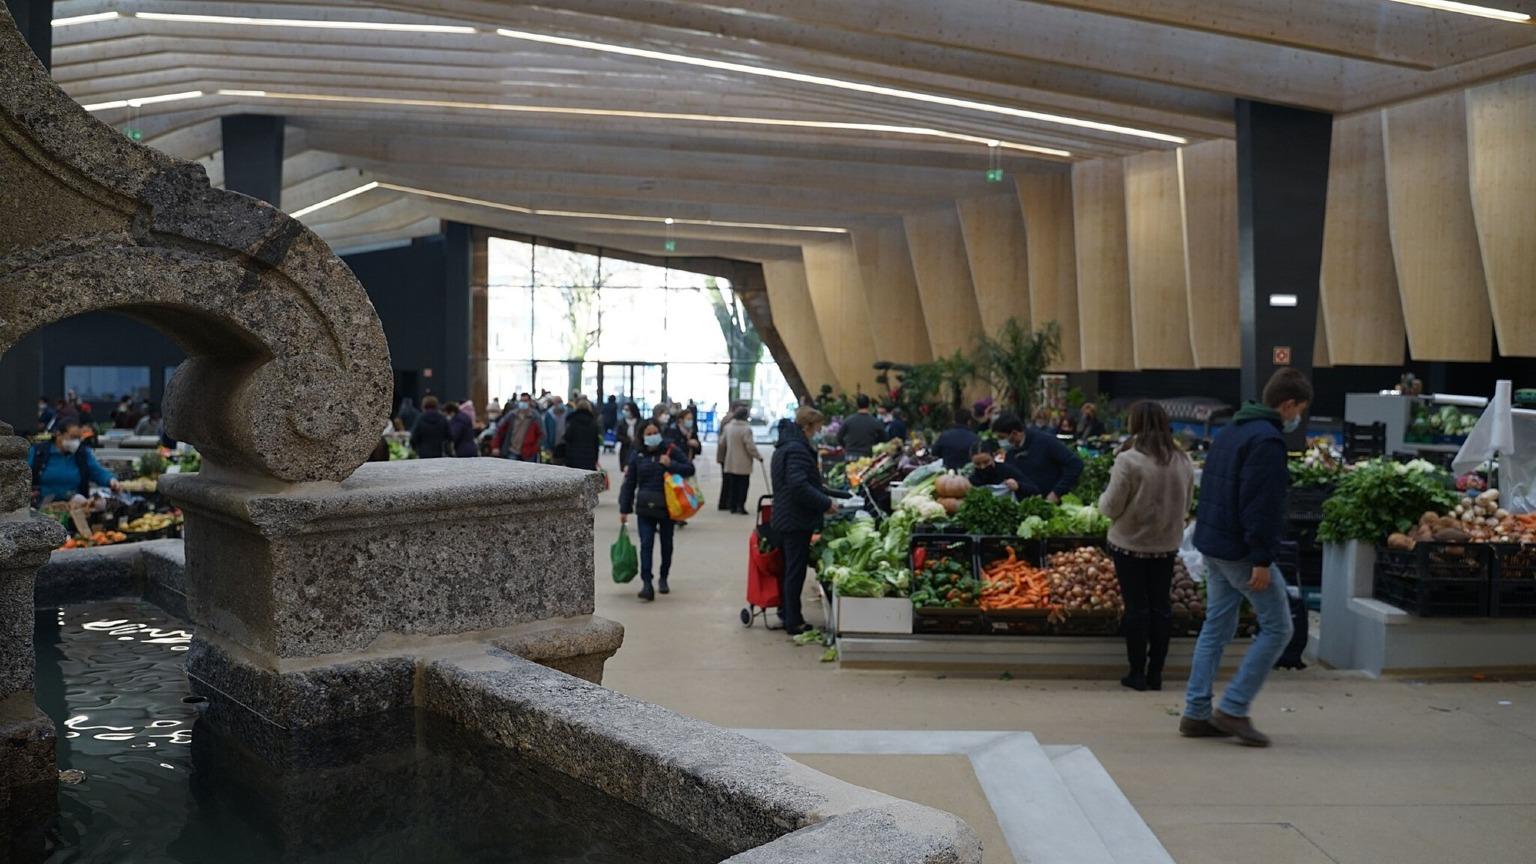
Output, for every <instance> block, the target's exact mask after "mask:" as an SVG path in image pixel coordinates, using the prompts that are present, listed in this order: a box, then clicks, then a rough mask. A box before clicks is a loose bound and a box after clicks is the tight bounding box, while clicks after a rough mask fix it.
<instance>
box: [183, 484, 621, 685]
mask: <svg viewBox="0 0 1536 864" xmlns="http://www.w3.org/2000/svg"><path fill="white" fill-rule="evenodd" d="M166 480H167V482H166V483H165V485H164V489H165V491H166V493H167V494H168V495H169V496H171V498H172V500H174V501H176V502H177V503H178V504H179V505H180V506H181V507H182V508H183V510H184V512H185V513H186V514H187V524H186V531H185V534H186V547H185V548H186V572H187V573H188V574H189V577H190V578H189V588H190V590H189V592H188V600H189V608H190V611H191V614H192V618H193V620H194V621H195V622H196V623H197V624H198V625H199V626H200V627H204V628H208V629H210V630H211V631H212V632H216V633H217V634H219V635H220V636H221V637H222V638H225V639H228V640H229V641H231V642H234V643H236V644H239V645H241V646H243V647H245V648H246V649H249V650H251V651H254V652H257V653H260V654H266V655H271V656H273V657H280V658H292V657H310V656H318V655H329V654H337V653H344V652H358V651H364V650H367V649H368V648H369V647H370V646H371V645H373V644H374V643H375V642H376V640H378V639H379V638H380V637H383V636H386V635H397V636H438V635H444V634H453V633H464V632H472V631H481V630H495V629H501V628H505V627H509V626H513V625H516V624H522V623H527V622H532V621H539V620H543V619H547V618H564V617H572V616H582V615H590V614H591V612H592V608H593V591H594V582H593V579H594V574H595V569H594V566H593V561H592V555H591V553H590V551H589V550H590V549H591V548H592V519H591V510H592V507H593V506H595V504H596V496H597V487H598V484H599V483H600V482H601V481H600V480H599V479H598V478H597V477H596V475H593V474H591V473H588V472H582V471H573V470H570V469H564V468H557V467H553V466H548V465H530V464H525V463H518V462H509V461H506V460H500V459H438V460H412V461H405V462H389V463H372V464H369V465H365V466H363V467H362V468H360V469H359V470H358V471H357V472H356V473H355V474H353V476H351V477H349V478H348V479H347V480H345V481H343V482H342V483H339V484H326V485H316V486H305V487H296V488H293V489H289V490H285V491H282V492H271V493H268V492H253V491H252V490H251V489H250V488H247V487H244V486H240V485H235V484H232V483H229V482H223V481H220V480H219V479H218V478H216V477H202V476H199V475H187V476H181V477H175V478H166Z"/></svg>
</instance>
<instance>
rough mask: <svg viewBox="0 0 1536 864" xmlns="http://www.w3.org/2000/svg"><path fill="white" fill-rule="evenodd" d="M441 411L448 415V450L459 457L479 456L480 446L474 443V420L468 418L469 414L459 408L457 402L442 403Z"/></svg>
mask: <svg viewBox="0 0 1536 864" xmlns="http://www.w3.org/2000/svg"><path fill="white" fill-rule="evenodd" d="M443 413H444V414H446V415H448V444H449V452H450V453H452V454H453V455H454V456H460V457H468V456H479V455H480V447H479V446H478V445H477V444H475V422H474V421H473V420H471V419H470V418H469V414H467V413H465V412H464V411H461V410H459V403H457V402H449V403H448V404H447V405H444V406H443Z"/></svg>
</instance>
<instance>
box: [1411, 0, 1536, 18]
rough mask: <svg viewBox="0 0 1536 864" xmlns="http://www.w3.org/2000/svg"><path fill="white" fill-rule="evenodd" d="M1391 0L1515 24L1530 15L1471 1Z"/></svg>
mask: <svg viewBox="0 0 1536 864" xmlns="http://www.w3.org/2000/svg"><path fill="white" fill-rule="evenodd" d="M1392 2H1394V3H1401V4H1403V5H1405V6H1421V7H1423V8H1425V9H1436V10H1439V11H1441V12H1458V13H1460V14H1462V15H1476V16H1477V17H1479V18H1493V19H1495V20H1497V21H1510V22H1513V23H1515V24H1524V23H1526V22H1527V21H1530V20H1531V16H1529V15H1527V14H1525V13H1524V12H1512V11H1510V10H1507V9H1493V8H1490V7H1488V6H1475V5H1473V4H1471V3H1453V2H1451V0H1392Z"/></svg>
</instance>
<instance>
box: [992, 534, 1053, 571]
mask: <svg viewBox="0 0 1536 864" xmlns="http://www.w3.org/2000/svg"><path fill="white" fill-rule="evenodd" d="M1040 545H1041V544H1040V541H1039V540H1026V539H1024V538H1023V537H1017V536H1008V535H988V536H983V537H977V538H976V575H977V576H978V577H981V574H982V571H983V570H985V569H987V565H988V564H991V563H992V562H993V561H997V560H999V559H1002V558H1007V557H1008V550H1009V549H1012V550H1013V554H1014V557H1015V558H1017V559H1018V560H1020V561H1023V562H1024V563H1025V564H1028V565H1030V566H1031V567H1035V566H1039V564H1040ZM982 578H985V577H982Z"/></svg>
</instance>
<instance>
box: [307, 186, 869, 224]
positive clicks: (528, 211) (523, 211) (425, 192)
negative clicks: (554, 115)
mask: <svg viewBox="0 0 1536 864" xmlns="http://www.w3.org/2000/svg"><path fill="white" fill-rule="evenodd" d="M374 189H386V190H389V191H391V192H401V193H404V194H407V195H420V196H422V197H423V198H435V199H437V200H439V201H452V202H453V203H455V204H471V205H474V206H476V207H489V208H492V209H494V210H504V211H506V212H508V213H517V214H519V215H522V216H553V217H558V218H563V219H599V220H603V221H609V222H615V221H616V222H652V223H656V224H659V225H661V224H664V225H671V224H673V223H676V224H678V225H702V226H705V227H709V228H756V229H762V230H767V231H804V232H812V233H817V234H847V233H848V230H847V229H846V228H832V227H829V226H826V225H781V224H778V223H773V222H727V221H723V220H717V219H677V218H674V217H670V216H635V215H632V214H627V213H589V212H586V211H582V210H539V209H535V208H532V207H519V206H517V205H516V204H503V203H501V202H500V201H487V200H485V199H484V198H471V197H469V196H467V195H454V194H452V193H449V192H436V191H433V190H431V189H421V188H418V187H415V186H402V185H400V184H398V183H385V182H382V181H378V180H375V181H371V182H369V183H364V184H363V185H361V186H358V187H357V188H355V189H348V190H347V191H345V192H343V193H341V194H340V195H333V196H331V197H330V198H327V199H325V200H324V201H317V202H315V203H314V204H311V205H309V206H308V207H305V208H303V209H301V210H295V211H293V213H291V214H289V215H291V216H293V217H294V218H295V219H298V218H302V217H304V216H308V215H310V214H311V213H314V212H316V211H319V210H324V209H325V208H327V207H330V206H331V205H333V204H340V203H341V202H343V201H345V200H347V199H348V198H355V197H357V196H358V195H361V194H363V193H364V192H371V191H373V190H374Z"/></svg>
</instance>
